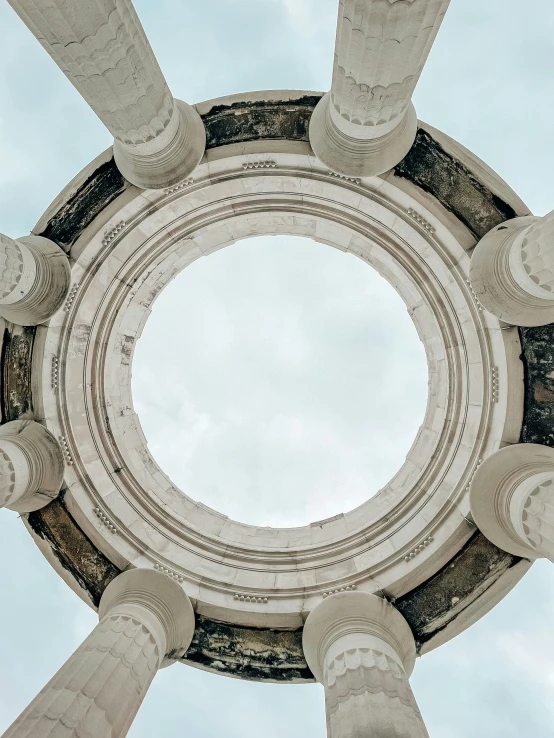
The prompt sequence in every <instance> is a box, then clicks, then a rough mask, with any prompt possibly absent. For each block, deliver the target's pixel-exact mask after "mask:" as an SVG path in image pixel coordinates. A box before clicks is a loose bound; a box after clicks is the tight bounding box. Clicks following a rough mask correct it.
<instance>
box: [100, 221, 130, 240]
mask: <svg viewBox="0 0 554 738" xmlns="http://www.w3.org/2000/svg"><path fill="white" fill-rule="evenodd" d="M126 225H127V224H126V223H125V221H124V220H122V221H121V222H119V223H118V224H117V225H115V226H114V227H113V228H112V229H110V230H109V231H106V233H104V238H103V239H102V246H109V245H110V244H111V242H112V241H114V240H115V239H116V238H117V236H118V234H119V233H121V231H122V230H123V229H124V228H125V226H126Z"/></svg>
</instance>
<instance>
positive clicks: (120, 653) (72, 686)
mask: <svg viewBox="0 0 554 738" xmlns="http://www.w3.org/2000/svg"><path fill="white" fill-rule="evenodd" d="M99 615H100V622H99V624H98V625H97V626H96V628H95V629H94V630H93V631H92V633H91V634H90V636H89V637H88V638H87V639H86V640H85V641H84V643H83V644H82V645H81V646H79V648H78V649H77V650H76V651H75V653H74V654H73V655H72V656H71V657H70V658H69V660H68V661H67V662H66V663H65V664H64V665H63V666H62V668H61V669H60V670H59V671H58V673H57V674H56V675H55V676H54V677H53V678H52V679H51V680H50V682H49V683H48V684H47V685H46V686H45V687H44V689H43V690H42V691H41V692H40V694H39V695H38V696H37V697H36V698H35V699H34V700H33V701H32V702H31V704H30V705H29V706H28V707H27V708H26V709H25V710H24V711H23V712H22V714H21V715H20V716H19V717H18V718H17V720H16V721H15V722H14V723H13V724H12V725H11V727H10V728H8V730H7V732H6V733H4V736H3V738H29V737H30V736H32V738H122V736H125V735H127V732H128V730H129V728H130V727H131V724H132V722H133V719H134V718H135V715H136V714H137V712H138V709H139V707H140V705H141V703H142V701H143V699H144V697H145V696H146V692H147V691H148V687H149V686H150V684H151V682H152V679H153V678H154V676H155V675H156V672H157V671H158V669H159V668H160V666H162V665H163V661H164V657H167V659H174V658H179V657H180V656H182V655H183V653H184V652H185V651H186V649H187V648H188V646H189V644H190V642H191V640H192V636H193V633H194V612H193V609H192V605H191V604H190V600H189V599H188V597H187V595H186V594H185V592H184V591H183V590H182V589H181V587H180V586H179V585H178V584H177V583H176V582H173V581H172V580H170V579H169V578H168V577H166V576H164V575H163V574H160V573H159V572H156V571H153V570H146V569H134V570H131V571H127V572H124V573H123V574H121V575H120V576H118V577H117V578H116V579H114V580H113V581H112V582H111V583H110V584H109V585H108V587H107V589H106V591H105V592H104V595H103V597H102V601H101V603H100V609H99ZM167 659H166V662H167V663H170V661H168V660H167Z"/></svg>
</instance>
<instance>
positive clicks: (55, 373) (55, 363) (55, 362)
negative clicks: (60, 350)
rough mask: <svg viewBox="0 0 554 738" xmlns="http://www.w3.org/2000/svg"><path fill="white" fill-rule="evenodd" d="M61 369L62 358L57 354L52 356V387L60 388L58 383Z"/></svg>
mask: <svg viewBox="0 0 554 738" xmlns="http://www.w3.org/2000/svg"><path fill="white" fill-rule="evenodd" d="M59 369H60V360H59V359H58V357H57V356H53V357H52V375H51V387H52V389H58V383H59V379H60V376H59Z"/></svg>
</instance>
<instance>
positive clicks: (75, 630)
mask: <svg viewBox="0 0 554 738" xmlns="http://www.w3.org/2000/svg"><path fill="white" fill-rule="evenodd" d="M136 6H137V10H138V12H139V15H140V17H141V19H142V21H143V24H144V26H145V28H146V31H147V33H148V36H149V38H150V40H151V43H152V46H153V47H154V50H155V52H156V54H157V56H158V58H159V60H160V63H161V65H162V68H163V70H164V72H165V74H166V77H167V79H168V82H169V85H170V87H171V89H172V91H173V93H174V94H175V96H177V97H180V98H182V99H185V100H187V101H189V102H197V101H201V100H206V99H209V98H213V97H217V96H220V95H226V94H232V93H234V92H240V91H245V90H256V89H276V88H277V89H284V88H287V89H288V88H294V89H316V90H324V89H327V88H328V87H329V84H330V75H331V64H332V52H333V42H334V27H335V19H336V7H337V0H203V2H202V3H196V2H192V0H180V1H179V0H156V2H153V0H136ZM0 30H1V32H2V54H1V56H0V230H2V231H3V232H4V233H7V234H8V235H11V236H14V237H17V236H20V235H24V234H25V233H28V232H29V230H30V229H31V228H32V227H33V225H34V223H35V222H36V221H37V220H38V217H39V216H40V214H41V213H42V212H43V211H44V209H45V208H46V207H47V205H48V204H49V202H50V201H51V200H52V199H53V198H54V197H55V195H56V194H57V193H58V192H59V191H60V189H61V188H62V187H63V186H64V185H65V184H66V183H67V182H68V181H69V180H70V179H71V178H72V177H73V176H74V175H75V174H76V173H77V172H78V171H79V170H80V169H81V168H82V167H83V166H85V164H87V163H88V162H89V161H90V160H91V159H92V158H93V157H94V156H96V155H97V154H98V153H99V152H100V151H102V150H103V149H104V148H106V147H107V146H108V145H109V144H110V137H109V134H108V133H107V131H106V130H105V129H104V128H103V127H102V125H101V124H100V123H99V121H98V120H97V119H96V118H95V116H94V114H93V113H92V112H91V111H90V110H89V109H88V107H87V106H86V104H85V103H84V102H83V101H82V100H81V98H80V97H79V95H78V94H77V93H76V92H75V91H74V90H73V88H72V87H71V85H70V84H69V83H68V82H67V80H66V79H65V78H64V77H63V75H62V74H61V73H60V72H59V71H58V69H57V68H56V66H55V65H54V64H53V62H51V60H50V59H49V57H48V56H47V55H46V54H45V52H44V51H43V50H42V48H41V47H40V45H39V44H38V43H37V42H36V41H35V39H34V38H33V37H32V36H31V35H30V33H29V32H28V31H27V29H26V28H25V27H24V26H23V24H22V23H21V22H20V21H19V19H18V18H17V17H16V16H15V14H14V13H13V11H12V10H11V9H10V7H9V6H8V5H7V3H5V2H2V3H0ZM553 39H554V7H553V6H552V2H551V0H528V2H527V3H525V13H523V12H522V5H521V2H520V1H519V0H487V2H486V3H483V0H452V6H451V8H450V10H449V13H448V15H447V19H446V21H445V24H444V26H443V28H442V31H441V33H440V35H439V38H438V41H437V43H436V44H435V47H434V49H433V52H432V54H431V57H430V59H429V62H428V65H427V67H426V69H425V72H424V74H423V76H422V79H421V81H420V85H419V87H418V89H417V91H416V96H415V104H416V108H417V111H418V114H419V116H420V117H421V118H422V119H424V120H426V121H428V122H429V123H431V124H432V125H434V126H436V127H438V128H441V129H442V130H444V131H445V132H447V133H448V134H450V135H451V136H453V137H454V138H457V139H458V140H460V141H461V142H462V143H463V144H465V145H466V146H468V147H469V148H471V149H473V150H474V151H475V152H476V153H477V154H478V155H480V156H481V157H482V158H484V159H485V160H486V161H487V162H488V163H489V164H490V165H492V167H493V168H494V169H496V170H497V171H498V172H499V173H500V174H501V175H502V176H503V177H504V178H505V179H506V180H507V181H508V182H509V183H510V184H511V185H512V186H513V187H514V188H515V189H516V190H517V191H518V193H519V194H520V195H521V196H522V198H523V199H524V200H525V201H526V202H527V203H528V204H529V206H530V207H531V209H532V210H534V212H536V213H537V214H543V213H545V212H547V211H548V210H550V209H551V208H552V207H554V187H553V185H552V181H551V175H550V172H551V170H552V169H553V168H554V146H553V145H552V139H553V136H552V119H551V117H552V116H551V107H552V104H551V102H549V101H551V100H552V99H553V98H554V74H553V73H552V59H553V58H554V41H553ZM292 256H294V258H292ZM175 311H178V313H179V314H181V315H191V314H192V313H193V312H194V315H195V318H194V321H192V320H191V321H185V320H183V321H180V323H179V326H178V327H179V330H180V332H181V333H180V337H179V341H178V342H174V343H173V344H170V342H169V341H168V340H167V327H166V325H167V322H168V320H169V319H171V317H172V316H174V315H175ZM175 343H177V345H175ZM162 364H163V366H164V369H163V374H161V371H160V366H161V365H162ZM425 372H426V370H425V363H424V357H423V352H422V349H421V346H420V344H419V343H418V340H417V336H416V334H415V331H414V329H413V327H412V326H411V324H410V322H409V320H408V317H407V313H406V310H405V308H404V306H403V305H402V303H401V301H400V300H399V298H398V297H397V296H396V295H395V293H394V292H393V291H392V290H391V289H390V288H389V287H388V285H387V284H386V283H384V282H383V280H381V279H380V277H378V275H376V274H375V273H373V272H372V270H371V269H369V268H368V267H367V266H365V265H363V264H362V263H361V262H358V261H356V259H355V258H354V257H349V256H345V255H344V254H342V253H339V252H336V251H334V250H332V249H329V248H326V247H323V246H321V245H319V244H315V243H311V242H307V241H306V242H304V241H300V240H298V239H291V238H273V239H257V240H252V241H249V242H244V243H241V244H238V245H236V246H234V247H233V248H231V249H228V250H225V251H222V252H219V253H216V254H214V255H213V256H211V257H210V258H208V259H204V260H201V261H199V262H196V263H195V264H193V265H192V266H191V267H190V268H189V269H188V270H186V272H185V273H184V274H183V275H181V276H180V277H179V279H177V280H176V281H175V282H173V283H172V284H171V285H170V286H169V287H168V288H167V290H166V291H165V292H164V294H163V295H162V297H160V298H159V300H158V302H157V303H156V305H155V309H154V311H153V315H152V318H151V320H150V321H149V323H148V324H147V327H146V329H145V332H144V334H143V338H142V340H141V342H140V343H139V346H138V348H137V352H136V355H135V365H134V377H133V386H134V392H135V405H136V407H137V410H138V411H139V413H140V417H141V421H142V423H143V427H144V430H145V433H146V436H147V438H148V440H149V444H150V447H151V449H152V452H153V453H154V455H155V456H156V458H157V459H158V461H159V462H160V464H161V465H162V466H163V468H164V469H165V470H166V471H167V472H168V473H169V474H170V475H171V476H172V478H173V479H174V480H175V481H176V482H177V483H178V484H179V485H180V486H181V487H182V488H183V489H184V490H186V491H187V493H189V494H190V495H191V496H193V497H196V498H197V499H200V500H202V501H203V502H205V503H207V504H210V505H213V506H215V507H217V508H218V509H220V510H221V511H222V512H225V513H227V514H229V515H232V516H234V517H236V518H238V519H240V520H243V521H244V522H255V523H266V524H273V525H281V524H297V523H304V522H308V521H309V520H311V519H313V518H322V517H325V516H326V515H331V514H334V513H336V512H338V511H339V510H340V509H345V508H347V507H351V506H354V505H355V504H358V503H359V502H360V501H361V500H362V499H364V498H365V497H366V496H367V495H370V494H373V493H374V492H375V491H377V489H378V488H379V487H380V486H382V484H383V483H384V482H386V481H387V478H388V477H390V476H391V475H392V474H393V473H394V471H395V470H396V469H397V468H398V466H399V465H400V464H401V463H402V460H403V457H404V456H405V454H406V451H407V450H408V448H409V446H410V443H411V441H412V439H413V437H414V435H415V433H416V431H417V428H418V426H419V424H420V422H421V419H422V417H423V411H424V406H425V399H426V398H425V389H426V374H425ZM345 377H347V378H348V381H345ZM214 458H216V459H217V464H214V463H213V459H214ZM0 552H1V554H2V558H1V561H2V562H3V565H2V580H1V581H2V595H1V597H0V603H1V605H2V606H1V607H0V626H1V629H0V632H1V633H2V634H3V635H2V636H1V637H0V732H1V731H3V730H4V729H5V728H6V727H7V726H8V725H9V724H10V723H11V722H12V720H13V719H14V718H15V717H16V716H17V715H18V714H19V712H20V711H21V709H23V707H24V706H25V705H26V704H27V703H28V701H29V700H30V699H31V698H32V697H33V696H34V695H35V694H36V692H37V691H38V690H39V689H40V688H41V687H42V686H43V684H44V683H45V682H46V681H47V679H48V678H49V677H50V676H51V675H52V674H53V673H54V671H55V670H56V669H57V668H58V667H59V666H60V665H61V664H62V663H63V661H64V660H65V659H66V658H67V657H68V656H69V655H70V653H71V652H72V651H73V649H74V648H75V647H76V646H77V645H78V643H79V642H80V641H81V640H82V639H83V637H84V636H85V635H86V634H87V633H88V632H89V631H90V629H91V628H92V627H93V626H94V623H95V620H96V618H95V615H94V613H93V612H92V611H91V610H89V609H88V608H87V607H86V606H85V605H84V604H83V603H82V602H81V601H80V600H79V599H78V598H77V597H76V595H74V594H73V593H72V592H71V591H70V590H69V589H68V588H67V587H66V586H65V585H64V584H63V582H62V581H61V580H60V579H59V578H58V577H57V575H55V574H54V572H53V571H52V570H51V569H50V568H49V566H48V565H47V564H46V562H45V561H44V560H43V558H42V556H41V555H40V554H39V552H38V550H37V549H36V548H35V546H34V544H33V542H32V541H31V539H30V537H29V536H28V534H27V533H26V531H25V529H24V528H23V526H22V525H21V524H20V523H19V522H18V520H17V516H16V515H14V514H12V513H10V512H8V511H1V513H0ZM553 616H554V567H551V566H549V565H548V564H547V563H545V562H540V563H538V564H537V565H535V566H534V567H533V569H532V571H531V572H530V574H529V575H528V576H527V577H526V578H525V580H524V581H523V582H521V583H520V585H519V586H518V587H517V588H516V589H515V591H514V592H513V593H512V594H511V595H510V596H509V597H507V598H506V599H505V600H504V602H503V603H502V604H501V605H500V606H498V607H497V608H496V609H495V611H494V612H492V613H491V614H489V615H488V616H487V617H485V618H484V619H483V620H482V621H481V622H480V623H478V624H477V625H476V626H474V627H473V628H472V629H471V630H470V631H469V632H467V633H465V634H463V635H462V636H460V637H458V638H457V639H456V640H455V641H453V642H451V643H449V644H447V645H446V646H443V647H442V648H440V649H439V650H438V651H436V652H434V653H432V654H429V655H427V656H426V657H425V658H423V659H422V660H420V662H419V663H418V664H417V667H416V671H415V673H414V677H413V686H414V690H415V692H416V696H417V698H418V700H419V703H420V707H421V709H422V712H423V714H424V717H425V720H426V723H427V726H428V729H429V732H430V735H431V738H470V736H471V738H520V737H521V736H527V735H530V736H533V738H552V736H554V728H553V727H552V726H553V725H554V720H553V719H554V636H553V635H552V619H553ZM260 731H262V732H263V734H264V735H265V736H266V737H267V738H277V737H279V738H280V736H282V735H288V736H291V738H296V736H298V738H300V736H302V738H312V737H313V738H323V736H324V735H325V722H324V713H323V695H322V691H321V688H320V687H318V686H315V685H314V686H304V687H299V686H272V685H264V684H250V683H246V682H239V681H235V680H230V679H224V678H222V677H217V676H213V675H210V674H205V673H203V672H200V671H198V670H195V669H191V668H185V667H182V666H175V667H172V668H171V669H166V670H164V671H163V672H161V673H160V674H159V675H158V676H157V677H156V679H155V682H154V684H153V686H152V688H151V690H150V693H149V694H148V697H147V699H146V701H145V703H144V705H143V707H142V708H141V711H140V713H139V716H138V718H137V720H136V722H135V724H134V725H133V727H132V729H131V731H130V734H129V735H130V736H131V737H132V738H151V737H152V736H154V735H155V736H156V738H164V737H165V736H167V737H169V736H172V737H173V736H176V735H180V734H181V732H182V733H183V734H185V733H192V734H194V735H195V736H197V737H198V738H204V737H205V738H212V737H213V736H215V735H218V736H227V737H228V738H235V737H236V738H250V737H252V738H254V736H258V735H259V733H260Z"/></svg>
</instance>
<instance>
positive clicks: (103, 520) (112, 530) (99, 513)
mask: <svg viewBox="0 0 554 738" xmlns="http://www.w3.org/2000/svg"><path fill="white" fill-rule="evenodd" d="M93 513H94V514H95V515H96V517H97V518H98V520H100V522H101V523H102V525H103V526H104V527H105V528H107V529H108V530H109V531H110V533H113V534H114V535H117V528H116V526H115V525H114V524H113V523H112V521H111V520H110V519H109V517H108V516H107V515H106V513H105V512H104V511H103V510H101V509H100V508H99V507H95V508H94V509H93Z"/></svg>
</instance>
